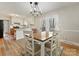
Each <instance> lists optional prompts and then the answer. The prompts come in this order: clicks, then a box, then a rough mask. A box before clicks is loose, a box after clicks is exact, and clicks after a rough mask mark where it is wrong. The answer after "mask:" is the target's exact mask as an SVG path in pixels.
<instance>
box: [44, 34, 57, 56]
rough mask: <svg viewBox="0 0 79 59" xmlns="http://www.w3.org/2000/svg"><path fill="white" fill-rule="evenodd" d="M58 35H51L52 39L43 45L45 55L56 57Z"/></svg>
mask: <svg viewBox="0 0 79 59" xmlns="http://www.w3.org/2000/svg"><path fill="white" fill-rule="evenodd" d="M57 36H58V35H57V34H56V33H52V37H51V38H49V39H50V41H49V42H47V43H46V44H45V50H46V55H49V56H54V55H57V49H58V37H57Z"/></svg>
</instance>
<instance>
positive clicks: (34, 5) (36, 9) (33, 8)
mask: <svg viewBox="0 0 79 59" xmlns="http://www.w3.org/2000/svg"><path fill="white" fill-rule="evenodd" d="M38 4H39V3H38V2H30V5H31V12H30V13H31V14H32V15H33V16H39V15H41V14H42V12H41V10H40V9H39V6H38Z"/></svg>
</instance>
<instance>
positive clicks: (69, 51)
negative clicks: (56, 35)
mask: <svg viewBox="0 0 79 59" xmlns="http://www.w3.org/2000/svg"><path fill="white" fill-rule="evenodd" d="M61 46H63V48H64V50H63V53H62V56H79V47H78V46H75V45H70V44H66V43H63V42H62V43H61ZM24 48H25V40H23V39H21V40H19V41H14V40H12V41H5V40H3V39H2V38H1V39H0V56H21V55H23V53H24V52H25V50H24Z"/></svg>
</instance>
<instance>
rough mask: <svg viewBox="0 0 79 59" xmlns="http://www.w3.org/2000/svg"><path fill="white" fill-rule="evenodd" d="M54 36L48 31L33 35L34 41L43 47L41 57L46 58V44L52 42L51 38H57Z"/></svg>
mask: <svg viewBox="0 0 79 59" xmlns="http://www.w3.org/2000/svg"><path fill="white" fill-rule="evenodd" d="M53 34H54V33H53V32H46V31H43V32H34V33H33V38H34V41H35V42H37V43H39V44H40V45H41V56H45V43H46V42H49V41H50V40H52V39H51V38H52V37H53V36H55V35H53Z"/></svg>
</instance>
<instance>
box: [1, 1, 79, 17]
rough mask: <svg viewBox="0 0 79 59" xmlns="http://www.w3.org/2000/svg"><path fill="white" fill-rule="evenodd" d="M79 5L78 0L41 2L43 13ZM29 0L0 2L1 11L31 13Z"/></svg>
mask: <svg viewBox="0 0 79 59" xmlns="http://www.w3.org/2000/svg"><path fill="white" fill-rule="evenodd" d="M73 5H79V3H78V2H39V8H40V10H41V11H42V13H46V12H49V11H53V10H56V9H58V8H63V7H68V6H73ZM30 10H31V9H30V4H29V2H0V11H1V12H0V13H2V14H8V15H10V14H19V15H24V16H26V15H29V13H30Z"/></svg>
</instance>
